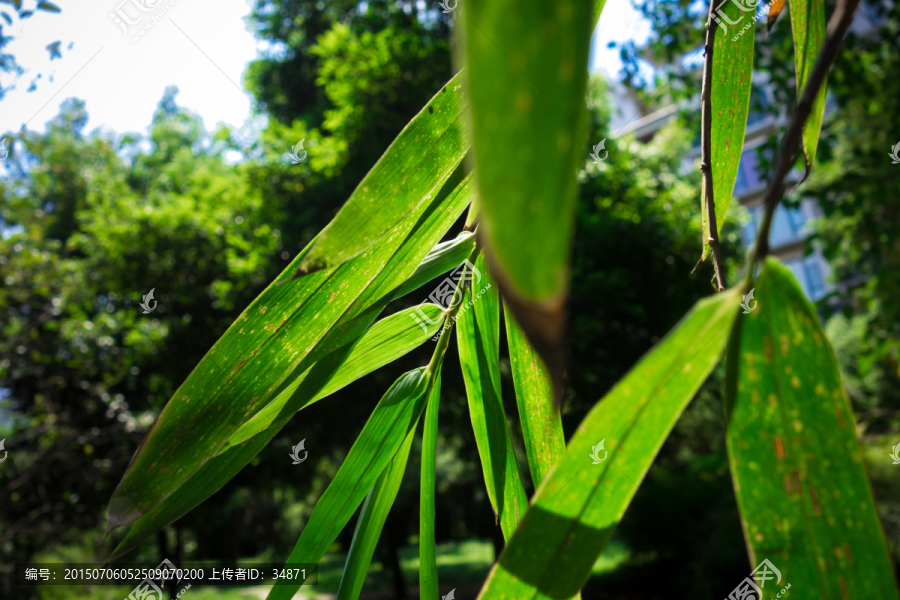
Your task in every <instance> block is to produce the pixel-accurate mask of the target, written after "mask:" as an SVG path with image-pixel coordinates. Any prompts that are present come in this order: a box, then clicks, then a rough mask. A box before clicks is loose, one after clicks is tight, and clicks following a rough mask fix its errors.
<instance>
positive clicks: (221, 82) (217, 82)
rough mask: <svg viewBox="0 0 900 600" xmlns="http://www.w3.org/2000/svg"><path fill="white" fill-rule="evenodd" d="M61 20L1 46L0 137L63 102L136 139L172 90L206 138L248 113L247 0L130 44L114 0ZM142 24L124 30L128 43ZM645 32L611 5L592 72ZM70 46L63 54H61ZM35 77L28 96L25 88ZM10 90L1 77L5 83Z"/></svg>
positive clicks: (33, 22) (180, 6)
mask: <svg viewBox="0 0 900 600" xmlns="http://www.w3.org/2000/svg"><path fill="white" fill-rule="evenodd" d="M55 1H56V3H57V4H58V5H59V6H60V7H61V8H62V13H61V14H59V15H54V14H46V13H41V12H38V13H36V14H35V15H34V16H33V17H31V18H30V19H27V20H25V21H23V22H21V23H19V22H17V23H16V25H15V27H13V28H11V30H10V32H9V33H10V34H11V35H13V36H15V37H16V39H15V41H13V42H12V43H11V44H10V45H9V47H8V48H9V51H10V52H12V53H13V54H14V55H15V56H16V57H17V58H18V60H19V62H20V63H21V64H23V65H24V66H25V67H26V68H27V69H28V71H27V72H26V73H25V74H24V75H22V76H21V77H20V78H19V79H18V81H17V82H16V89H14V90H11V91H10V92H9V93H8V94H7V96H6V98H5V99H4V100H2V101H0V109H2V110H0V135H2V132H12V133H15V132H17V131H18V130H19V129H20V128H21V127H22V126H23V125H26V124H27V126H28V128H29V129H32V130H37V131H43V130H44V124H45V123H46V122H47V121H48V120H50V119H51V118H53V117H54V116H55V115H56V114H57V113H58V112H59V105H60V103H61V102H62V101H63V100H65V99H66V98H70V97H73V96H74V97H77V98H80V99H82V100H85V101H86V103H87V110H88V113H89V114H90V121H89V123H88V131H90V130H93V129H94V128H97V127H100V128H103V129H110V130H113V131H116V132H119V133H122V132H126V131H133V132H144V131H146V129H147V126H148V125H149V124H150V120H151V118H152V115H153V111H154V109H155V108H156V105H157V103H158V102H159V100H160V98H161V97H162V94H163V90H165V88H166V86H169V85H175V86H177V87H178V89H179V94H178V97H177V101H178V103H179V105H182V106H185V107H186V108H188V109H189V110H192V111H194V112H196V113H198V114H199V115H200V116H201V117H202V118H203V122H204V125H205V126H206V128H207V129H209V130H211V129H213V128H214V127H215V125H216V124H217V123H220V122H223V123H226V124H229V125H232V126H234V127H241V126H243V125H245V124H246V121H247V119H248V118H249V117H250V114H251V103H250V100H249V98H248V97H247V96H246V95H245V94H244V93H243V92H242V91H241V89H240V85H241V80H242V74H243V72H244V70H245V69H246V67H247V64H248V63H249V62H250V61H252V60H253V59H254V58H255V57H256V56H257V53H258V52H259V51H260V50H262V49H263V48H264V46H263V45H262V43H261V42H258V41H257V40H256V39H255V38H254V37H253V35H252V34H251V33H250V32H249V31H247V29H246V25H245V22H244V17H246V16H247V14H249V12H250V7H251V2H250V0H229V1H227V2H222V1H221V0H220V1H218V2H216V1H214V0H164V1H162V2H160V4H159V5H158V7H157V8H156V9H155V10H154V11H153V12H151V13H147V15H148V16H146V17H145V19H144V21H143V22H144V23H147V22H149V17H151V16H153V15H155V14H156V13H157V12H158V11H159V10H160V9H161V8H162V7H163V6H164V5H166V4H172V6H171V7H170V8H169V9H168V10H167V11H166V12H165V14H164V15H163V16H162V17H161V18H160V19H159V20H158V21H157V22H156V23H155V24H153V25H152V27H150V28H149V29H148V30H147V31H146V32H145V33H144V35H143V36H142V37H140V38H139V39H138V41H132V40H131V38H130V37H129V36H127V35H126V34H125V33H124V32H123V31H122V29H120V26H118V25H117V24H116V23H115V22H114V20H113V19H112V18H111V17H110V14H111V13H114V12H115V10H116V8H118V7H121V8H122V10H124V11H125V14H126V15H127V16H129V17H130V18H132V19H133V20H136V19H137V15H138V14H139V13H137V12H136V11H135V10H134V9H133V7H132V5H131V2H127V4H125V5H124V6H123V5H122V4H121V3H122V0H91V2H84V1H78V0H55ZM140 27H141V25H136V26H134V27H132V28H131V29H130V33H131V34H132V35H133V34H134V32H135V31H136V30H138V29H139V28H140ZM648 33H649V26H648V25H647V23H646V22H645V21H644V20H643V19H642V18H641V17H640V16H639V15H638V13H637V11H635V10H634V8H633V7H632V6H631V2H630V0H610V1H609V2H607V3H606V7H605V8H604V11H603V16H602V17H601V19H600V23H599V25H598V28H597V31H596V32H595V34H594V38H595V39H594V43H593V54H592V56H591V68H592V70H599V71H603V72H605V73H606V74H607V75H609V76H615V74H616V73H617V72H618V70H619V68H620V66H621V65H620V63H619V58H618V52H617V51H616V50H610V49H608V48H607V43H608V42H610V41H616V42H622V41H626V40H628V39H637V40H638V41H641V40H643V39H646V36H647V35H648ZM57 39H59V40H61V41H62V45H61V47H62V49H63V58H62V59H61V60H60V59H57V60H53V61H51V60H50V59H49V54H48V52H47V50H46V49H45V48H44V46H46V45H47V43H48V42H49V41H53V40H57ZM70 44H72V47H71V49H68V47H69V45H70ZM38 73H41V74H42V77H41V78H40V79H38V80H37V87H36V89H35V90H34V91H32V92H28V91H27V90H28V88H29V86H30V84H31V83H32V81H33V80H34V79H35V77H36V75H37V74H38ZM4 83H6V84H8V83H9V78H8V77H5V78H4Z"/></svg>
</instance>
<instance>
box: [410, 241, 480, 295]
mask: <svg viewBox="0 0 900 600" xmlns="http://www.w3.org/2000/svg"><path fill="white" fill-rule="evenodd" d="M474 249H475V234H474V233H471V232H463V233H461V234H459V237H457V238H455V239H452V240H449V241H447V242H441V243H440V244H438V245H437V246H435V247H434V248H432V249H431V252H429V253H428V256H426V257H425V260H423V261H422V264H420V265H419V266H418V268H416V271H415V273H413V274H412V276H410V278H409V279H407V280H406V281H405V282H403V285H401V286H400V287H399V288H397V291H396V292H394V296H393V297H394V299H397V298H400V297H402V296H405V295H406V294H408V293H410V292H412V291H414V290H417V289H419V288H420V287H422V286H423V285H425V284H426V283H428V282H429V281H431V280H432V279H434V278H436V277H438V276H440V275H443V274H444V273H446V272H447V271H450V270H452V269H455V268H456V267H458V266H459V265H461V264H462V262H463V261H464V260H466V258H468V257H469V255H470V254H472V250H474Z"/></svg>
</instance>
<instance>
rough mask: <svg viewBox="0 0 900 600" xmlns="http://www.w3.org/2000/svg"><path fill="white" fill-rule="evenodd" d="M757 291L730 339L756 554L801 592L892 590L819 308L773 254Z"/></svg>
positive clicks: (737, 435)
mask: <svg viewBox="0 0 900 600" xmlns="http://www.w3.org/2000/svg"><path fill="white" fill-rule="evenodd" d="M792 10H793V7H792ZM755 292H756V298H757V300H756V302H757V303H758V304H757V303H754V302H751V303H749V306H750V307H753V308H754V310H753V311H752V312H750V313H749V314H747V315H741V320H740V321H739V323H738V324H737V325H736V326H735V328H734V333H733V334H732V337H731V340H730V342H729V349H728V358H727V360H726V388H725V406H726V415H727V417H728V428H727V435H726V441H727V447H728V458H729V461H730V463H731V473H732V478H733V480H734V489H735V494H736V496H737V501H738V508H739V509H740V513H741V521H742V523H743V530H744V535H745V538H746V543H747V548H748V551H749V554H750V562H751V564H752V565H753V566H755V565H756V564H758V563H760V562H762V560H763V559H768V560H769V561H770V562H772V563H773V564H774V565H775V567H776V568H777V569H778V570H779V571H780V572H781V577H782V581H781V587H784V584H785V583H787V582H790V584H791V592H793V591H794V589H796V590H797V591H798V592H800V591H801V590H802V592H801V596H802V597H804V598H883V599H884V600H890V599H895V600H896V599H897V598H900V594H898V590H897V583H896V581H895V580H894V574H893V567H892V565H891V558H890V554H889V552H888V548H887V544H886V542H885V538H884V533H883V531H882V529H881V523H880V522H879V517H878V510H877V507H876V505H875V501H874V499H873V497H872V489H871V487H870V485H869V480H868V478H867V476H866V468H865V462H864V460H863V449H862V447H861V445H860V442H859V439H858V438H857V435H856V427H855V424H856V420H855V418H854V416H853V411H852V409H851V406H850V402H849V399H848V398H847V395H846V394H845V393H844V389H843V386H842V385H841V376H840V371H839V369H838V365H837V362H836V360H835V358H834V353H833V352H832V350H831V347H830V345H829V343H828V339H827V338H826V336H825V332H824V331H823V330H822V327H821V324H820V322H819V317H818V315H817V314H816V311H815V309H814V308H813V306H812V305H811V304H810V303H809V301H808V300H807V299H806V297H805V296H804V294H803V291H802V290H801V289H800V286H799V285H798V284H797V281H796V280H795V279H794V277H793V275H792V274H791V273H790V271H789V270H788V269H787V268H785V267H784V266H783V265H782V264H781V263H779V262H778V261H776V260H775V259H771V258H770V259H768V260H767V261H766V264H765V267H764V268H763V270H762V273H761V274H760V277H759V279H758V281H757V283H756V288H755ZM771 583H772V582H770V584H771ZM777 589H779V588H777V587H776V590H777Z"/></svg>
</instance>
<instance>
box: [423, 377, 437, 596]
mask: <svg viewBox="0 0 900 600" xmlns="http://www.w3.org/2000/svg"><path fill="white" fill-rule="evenodd" d="M440 401H441V397H440V394H432V395H431V398H429V400H428V409H427V410H426V412H425V428H424V431H423V432H422V477H421V479H420V482H419V486H420V496H421V498H420V507H419V598H423V599H424V598H437V597H438V595H439V594H438V577H437V547H436V538H435V531H434V520H435V508H434V504H435V502H434V493H435V492H434V486H435V484H436V481H437V476H436V473H435V471H436V468H435V461H436V455H437V433H438V406H439V404H440Z"/></svg>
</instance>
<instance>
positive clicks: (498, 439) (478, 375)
mask: <svg viewBox="0 0 900 600" xmlns="http://www.w3.org/2000/svg"><path fill="white" fill-rule="evenodd" d="M475 268H476V269H478V272H479V273H483V275H482V277H480V278H479V277H476V278H475V279H474V280H473V281H472V285H471V287H470V288H468V289H467V290H466V293H465V296H464V297H463V300H462V302H463V303H464V304H463V306H462V308H460V309H459V313H458V315H457V321H456V326H457V330H456V332H457V342H458V344H459V361H460V365H461V366H462V372H463V380H464V381H465V385H466V396H467V397H468V399H469V413H470V415H471V418H472V427H473V429H474V430H475V442H476V443H477V445H478V455H479V456H480V457H481V467H482V469H483V471H484V482H485V486H486V487H487V492H488V498H490V501H491V506H492V507H493V509H494V514H495V516H497V515H499V520H500V527H501V528H502V529H503V536H504V538H505V539H509V538H510V537H511V536H512V534H513V532H514V531H515V530H516V527H517V526H518V524H519V521H520V520H521V518H522V515H523V514H525V509H526V508H528V497H527V496H526V495H525V487H524V486H523V484H522V478H521V476H520V475H519V465H518V461H517V460H516V453H515V449H514V448H513V444H512V436H511V435H510V433H509V425H508V424H507V422H506V413H505V412H504V410H503V401H502V399H501V396H500V299H499V296H498V293H497V287H496V286H495V285H493V279H492V278H491V276H490V274H489V273H488V272H487V269H486V265H485V259H484V255H483V254H482V255H479V257H478V260H477V261H476V262H475ZM473 292H474V293H473Z"/></svg>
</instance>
